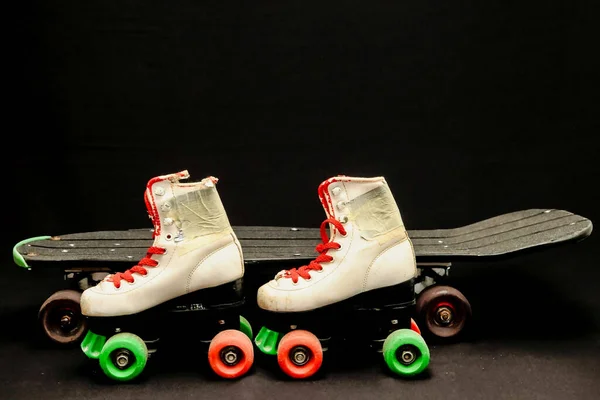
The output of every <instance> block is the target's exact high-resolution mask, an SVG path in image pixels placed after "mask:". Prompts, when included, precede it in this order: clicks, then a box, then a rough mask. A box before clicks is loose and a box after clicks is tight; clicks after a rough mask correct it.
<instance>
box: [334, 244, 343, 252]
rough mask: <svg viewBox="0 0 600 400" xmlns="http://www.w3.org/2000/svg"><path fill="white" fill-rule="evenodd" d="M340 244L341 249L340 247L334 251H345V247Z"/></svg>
mask: <svg viewBox="0 0 600 400" xmlns="http://www.w3.org/2000/svg"><path fill="white" fill-rule="evenodd" d="M338 244H339V245H340V247H338V248H337V249H334V250H335V251H340V250H341V249H343V248H344V246H342V244H341V243H338Z"/></svg>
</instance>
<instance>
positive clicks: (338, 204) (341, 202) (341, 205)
mask: <svg viewBox="0 0 600 400" xmlns="http://www.w3.org/2000/svg"><path fill="white" fill-rule="evenodd" d="M336 207H337V208H338V210H340V211H341V210H343V209H344V208H346V202H345V201H340V202H338V203H337V204H336Z"/></svg>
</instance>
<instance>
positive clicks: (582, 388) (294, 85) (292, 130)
mask: <svg viewBox="0 0 600 400" xmlns="http://www.w3.org/2000/svg"><path fill="white" fill-rule="evenodd" d="M594 11H596V10H593V9H592V7H591V6H590V5H588V4H586V3H585V2H566V1H565V2H540V3H535V4H534V3H527V2H506V1H501V2H484V3H481V2H475V1H473V2H436V1H418V2H415V1H412V2H411V1H408V2H386V1H370V2H358V1H348V2H314V3H310V2H307V1H302V2H266V1H252V2H228V1H181V2H161V1H147V2H142V1H118V2H113V1H86V2H81V1H62V2H31V1H26V2H20V3H19V5H18V9H17V11H16V13H14V14H13V15H12V16H11V19H12V22H13V23H15V26H16V27H15V30H14V40H12V41H11V45H12V46H11V47H10V48H11V49H14V52H13V56H12V57H11V58H10V62H9V63H7V64H8V65H9V66H10V67H14V70H15V73H14V74H11V75H10V76H9V83H11V84H12V85H11V87H14V88H16V89H17V90H15V91H14V92H10V108H9V109H8V111H9V113H8V115H7V120H6V121H7V125H6V126H7V127H10V128H9V129H6V130H5V133H6V135H5V138H8V137H11V138H14V139H15V142H16V145H10V144H6V143H5V155H6V160H10V161H9V163H10V164H9V174H8V176H7V177H6V178H5V179H6V180H8V185H9V188H10V189H9V190H10V191H9V193H11V196H10V197H9V196H5V201H6V202H7V203H5V204H6V205H5V207H6V208H5V214H8V220H7V222H8V224H7V225H5V226H6V227H7V228H8V229H6V231H5V237H7V239H8V242H7V245H6V247H5V253H6V254H5V255H6V257H5V259H6V263H7V266H6V270H7V274H9V275H7V276H10V278H7V279H6V280H5V282H3V285H4V287H5V288H6V290H7V291H6V294H5V296H4V299H3V303H4V310H5V313H6V315H13V314H19V315H20V314H23V313H24V312H25V311H23V310H25V309H26V307H27V306H31V307H33V306H34V305H36V304H37V305H38V306H39V302H40V301H43V299H44V298H45V297H46V296H47V294H48V293H49V292H50V288H48V287H47V286H49V285H50V283H49V282H39V280H38V281H36V280H35V278H34V277H29V276H28V275H27V274H23V273H22V271H17V270H16V268H14V267H13V266H10V264H12V260H11V259H10V256H9V255H8V254H9V251H10V248H11V247H12V245H13V244H14V243H16V242H17V241H18V240H21V239H23V238H26V237H30V236H37V235H46V234H50V235H54V234H63V233H74V232H83V231H94V230H105V229H107V230H110V229H127V228H136V227H145V226H149V223H150V222H149V220H148V218H147V214H146V211H145V208H144V202H143V198H142V195H143V191H144V188H145V184H146V182H147V180H148V179H150V178H152V177H153V176H156V175H159V174H165V173H170V172H176V171H179V170H181V169H188V170H189V171H190V173H191V175H192V178H195V179H200V178H203V177H204V176H206V175H209V174H211V175H215V176H217V177H218V178H220V182H219V186H218V187H219V192H220V194H221V197H222V199H223V202H224V204H225V206H226V208H227V211H228V213H229V217H230V220H231V222H232V224H234V225H285V226H290V225H294V226H318V224H319V223H320V222H321V220H322V219H323V218H324V214H323V211H322V209H321V206H320V203H319V202H318V198H317V194H316V189H317V186H318V184H319V183H320V182H321V181H322V180H324V179H326V178H328V177H330V176H333V175H336V174H346V175H360V176H375V175H383V176H385V177H386V178H387V180H388V182H389V184H390V186H391V188H392V191H393V192H394V195H395V196H396V199H397V201H398V203H399V206H400V208H401V211H402V213H403V217H404V221H405V223H406V225H407V227H408V228H409V229H420V228H442V227H452V226H456V225H462V224H466V223H470V222H474V221H477V220H479V219H482V218H487V217H490V216H494V215H497V214H500V213H504V212H510V211H515V210H519V209H524V208H529V207H536V208H537V207H540V208H546V207H547V208H562V209H567V210H569V211H572V212H575V213H578V214H581V215H583V216H586V217H588V218H590V219H592V221H596V220H597V219H598V217H600V212H599V211H598V208H597V204H598V200H599V198H598V195H597V182H598V178H599V168H598V162H597V160H596V157H597V153H598V150H599V148H598V144H597V139H596V135H597V132H598V125H599V124H598V121H599V119H598V112H597V110H598V85H597V84H596V83H597V82H596V81H597V80H596V75H597V74H598V63H597V60H596V58H597V54H596V53H597V41H596V38H597V37H595V36H594V35H593V33H594V30H595V29H594V26H595V25H596V22H595V21H596V18H597V16H596V15H595V13H594ZM5 162H6V161H5ZM7 197H8V198H7ZM15 205H16V207H15ZM598 243H599V242H598V241H597V240H596V239H595V236H594V235H592V237H591V238H590V239H589V240H587V241H585V242H582V243H581V244H578V245H577V246H576V247H568V249H566V250H562V249H556V250H552V251H551V252H549V253H542V254H540V255H532V256H527V257H528V258H520V259H518V260H517V261H513V262H512V264H511V263H508V264H502V266H501V267H498V268H497V269H491V268H490V269H487V268H486V269H481V268H479V269H477V268H473V269H470V270H467V269H465V270H464V271H465V273H464V279H465V280H466V283H465V285H466V287H467V288H471V292H472V293H471V295H472V296H475V297H474V299H475V300H474V302H475V303H476V304H478V305H479V307H480V310H481V311H482V312H481V314H483V315H488V318H487V319H486V318H483V317H482V321H485V324H482V325H485V328H486V329H484V330H483V331H482V332H483V334H482V336H481V337H480V338H481V340H484V342H483V343H484V345H482V346H484V347H483V348H477V347H468V346H467V347H461V346H466V345H462V344H461V345H458V347H445V348H442V349H440V350H439V351H440V352H441V354H439V353H438V354H437V356H438V358H437V360H438V361H437V362H438V364H435V363H436V361H435V360H436V358H435V357H436V353H435V350H434V358H433V361H432V369H433V370H434V372H432V375H433V376H432V377H430V379H429V381H427V380H426V381H418V382H411V383H410V384H404V383H401V382H397V381H393V380H392V381H391V382H390V381H389V379H391V378H389V377H387V378H386V379H388V380H385V381H380V380H382V379H384V378H382V377H381V374H377V372H372V371H371V370H368V371H360V370H359V372H353V373H355V375H352V374H350V375H348V374H344V373H339V374H338V375H334V376H335V378H337V380H336V379H335V378H330V380H329V381H328V380H327V379H326V380H324V381H320V383H319V385H317V386H296V387H297V388H303V390H304V392H302V391H300V392H298V393H297V394H298V395H302V396H306V395H311V396H314V395H316V394H317V393H325V394H328V395H329V397H330V398H334V397H336V396H339V397H347V396H349V395H350V394H352V393H345V392H344V390H346V389H344V388H346V386H349V387H351V388H353V390H354V392H353V393H354V394H356V395H358V394H361V393H362V394H365V395H366V394H368V393H371V394H372V393H373V391H374V390H381V392H380V394H379V396H383V397H385V396H390V397H396V395H399V394H402V392H403V391H406V390H412V391H414V393H415V394H419V393H429V392H428V391H431V392H430V393H432V395H437V396H440V395H441V394H444V395H445V396H449V397H452V396H457V397H456V398H467V397H476V396H479V398H481V396H491V397H505V396H506V397H510V396H513V397H519V398H538V397H545V398H547V397H550V396H551V395H556V396H557V397H559V398H588V396H590V395H591V394H592V393H594V392H596V393H597V392H598V384H597V382H596V381H595V380H593V379H592V378H591V377H592V376H596V378H597V376H598V372H599V369H598V361H596V358H597V354H598V349H599V339H598V338H599V335H598V326H599V325H600V322H599V320H598V315H599V314H600V306H599V303H600V301H599V300H598V295H597V288H598V285H597V283H596V282H597V281H596V280H597V279H598V278H599V277H600V276H599V274H598V272H597V270H596V269H595V267H594V265H595V264H597V258H596V256H597V255H600V252H598V251H597V250H596V248H597V246H598ZM505 266H509V267H510V266H513V267H514V268H505ZM9 271H10V272H9ZM461 271H462V270H461ZM467 271H468V272H467ZM459 276H460V272H459ZM57 279H60V277H57ZM9 281H10V283H9ZM467 283H470V286H469V285H468V284H467ZM33 285H38V286H37V287H36V289H35V290H34V289H32V286H33ZM465 290H467V289H465ZM25 293H27V294H25ZM27 296H28V297H27ZM478 296H479V300H480V301H479V303H477V299H478ZM544 304H545V305H544ZM524 309H526V310H527V311H523V310H524ZM488 310H492V311H491V313H492V314H494V315H493V317H489V315H490V314H489V313H487V312H486V311H488ZM32 312H33V315H35V312H34V311H32ZM511 321H512V322H511ZM557 327H559V328H557ZM567 327H569V328H567ZM557 329H558V331H557ZM22 331H23V332H21V331H19V332H21V333H22V334H21V333H18V334H15V335H14V336H10V339H15V340H16V338H17V337H18V338H19V340H18V341H17V342H18V343H20V346H22V347H10V345H11V341H10V340H7V341H6V343H5V344H4V346H5V349H4V350H2V352H4V354H5V356H6V357H5V358H2V361H1V362H2V364H3V367H5V366H9V362H8V357H10V359H11V360H14V358H19V359H22V360H25V361H22V362H21V364H19V368H20V369H19V368H16V369H15V367H14V366H13V368H12V371H13V374H15V377H14V379H13V380H11V383H10V385H9V386H5V388H4V389H8V390H10V391H11V392H10V393H11V395H12V396H13V397H15V398H16V397H17V396H18V395H24V394H26V393H28V392H26V391H22V390H24V388H25V386H27V387H28V389H30V388H31V387H39V386H40V385H41V387H50V388H53V389H56V388H58V386H57V383H56V382H57V381H58V382H59V383H60V381H61V380H63V381H64V380H68V381H69V382H70V383H71V384H72V387H73V388H77V389H66V388H64V386H63V389H60V390H58V391H57V392H56V393H58V394H60V395H61V396H65V395H68V394H73V393H74V392H73V390H75V391H77V390H79V392H77V393H79V395H80V396H93V392H89V393H88V392H87V391H86V390H85V388H87V387H88V384H89V381H88V380H87V377H86V375H85V374H84V373H82V374H80V375H81V376H74V374H73V368H75V367H74V366H73V364H74V363H75V364H77V362H78V361H80V354H79V353H78V352H77V350H76V349H75V350H74V352H73V353H67V354H70V356H71V359H69V361H68V362H66V361H65V362H64V365H60V366H57V365H54V364H52V363H53V362H57V361H56V360H57V359H60V360H64V358H61V357H58V354H65V353H58V352H56V351H54V352H51V353H43V354H45V357H46V358H47V359H48V362H47V363H42V362H38V364H35V367H31V363H32V362H34V361H32V360H35V359H37V358H39V357H42V356H40V355H39V354H40V353H36V352H35V351H41V350H39V349H37V348H35V351H34V350H31V349H30V347H28V346H31V345H30V344H29V343H30V341H29V339H28V336H27V334H26V332H25V331H26V329H23V330H22ZM573 331H576V332H581V336H578V335H575V337H572V336H571V335H572V334H573ZM516 332H519V334H516ZM557 332H558V333H557ZM548 335H550V337H552V338H553V339H552V340H551V341H549V342H546V341H544V340H542V339H544V338H546V337H547V336H548ZM492 338H493V339H492ZM583 338H588V339H586V340H587V341H585V340H583ZM485 340H492V342H491V343H493V344H492V345H490V344H489V343H490V342H486V341H485ZM498 341H499V342H498ZM515 342H516V343H519V345H516V346H515V345H514V343H515ZM7 343H8V344H7ZM477 343H479V342H477ZM498 343H499V344H498ZM6 346H8V347H6ZM486 346H487V347H486ZM489 346H492V347H491V348H490V347H489ZM505 346H506V347H509V348H510V349H508V350H507V349H506V347H505ZM590 347H591V348H592V350H593V351H592V352H591V353H592V354H593V352H596V358H591V357H590V356H589V354H591V353H590ZM515 348H517V349H518V350H515ZM532 348H534V349H535V350H531V349H532ZM503 349H504V350H503ZM557 349H558V350H557ZM569 349H575V350H571V351H570V350H569ZM24 351H29V352H28V353H26V357H25V356H23V354H22V353H23V352H24ZM510 351H514V352H515V353H510ZM557 351H558V352H559V353H560V354H561V355H560V357H559V358H555V357H556V352H557ZM502 352H504V354H506V355H508V354H513V355H514V357H513V358H512V359H510V361H509V360H507V359H506V358H505V359H504V361H503V364H501V367H497V368H498V369H497V370H495V371H494V372H493V373H492V372H489V373H488V374H487V375H481V376H480V375H477V374H485V373H486V371H485V365H483V366H482V364H481V362H482V361H481V360H482V357H484V356H489V357H488V361H489V362H490V363H492V357H494V360H496V358H498V359H500V357H501V353H502ZM466 354H470V357H471V358H469V357H467V356H466ZM17 355H20V356H18V357H17ZM23 357H25V358H23ZM444 360H446V361H447V363H445V361H444ZM494 362H495V361H494ZM48 363H49V364H48ZM565 364H566V365H567V366H566V367H564V368H565V370H567V371H568V372H569V373H570V374H571V375H569V377H568V378H561V377H563V373H562V368H563V366H564V365H565ZM436 365H437V366H436ZM574 366H579V369H577V368H575V367H574ZM469 368H471V369H469ZM65 369H66V370H65ZM40 370H44V371H47V372H46V374H47V375H46V377H47V378H44V376H43V375H40ZM50 370H51V371H54V372H52V374H54V375H51V377H48V374H49V372H48V371H50ZM489 370H490V368H489V367H488V371H489ZM18 371H20V372H18ZM25 371H27V373H26V372H25ZM259 371H260V370H259ZM515 371H522V372H523V373H524V374H529V375H527V376H525V377H522V376H520V375H518V374H516V373H515ZM371 372H372V374H371V375H369V374H370V373H371ZM56 374H58V375H56ZM365 374H366V375H365ZM23 375H27V376H28V378H27V379H30V381H28V382H29V385H25V384H22V383H19V382H20V378H19V377H21V376H23ZM75 375H76V374H75ZM348 376H350V377H348ZM503 377H504V378H503ZM192 378H193V379H192ZM38 379H42V380H41V381H40V380H38ZM44 379H46V380H44ZM160 379H161V378H160V377H154V381H158V382H159V383H158V385H160V382H161V381H160ZM165 379H167V380H168V383H167V384H166V385H167V387H168V388H169V390H174V389H173V388H174V387H178V388H183V389H180V390H182V391H183V392H182V393H183V394H184V395H186V396H187V395H192V394H193V395H194V397H195V398H199V397H196V396H200V394H202V389H194V388H192V389H186V388H188V386H186V385H197V384H198V382H200V383H202V380H201V379H200V381H198V380H197V379H199V378H198V377H196V376H193V377H190V376H187V380H183V381H178V380H177V379H179V378H178V377H174V375H169V376H168V378H165ZM561 379H562V380H561ZM436 380H437V381H436ZM40 382H41V383H40ZM181 382H183V383H181ZM243 382H244V383H240V384H238V386H231V385H229V384H224V385H226V386H227V388H228V389H227V390H228V392H227V393H229V395H231V396H234V395H235V396H242V395H243V396H246V397H248V398H254V397H258V396H259V392H260V391H262V392H265V391H267V392H269V391H270V390H272V388H273V386H269V385H272V384H273V379H272V378H270V377H269V376H267V377H265V376H263V375H262V372H257V373H256V375H254V376H252V377H249V378H248V379H247V380H244V381H243ZM341 382H342V383H343V385H342V386H340V384H341ZM373 382H379V384H377V385H376V384H375V383H373ZM486 382H488V383H486ZM163 383H164V381H163ZM204 383H205V382H204ZM82 385H83V386H82ZM146 385H151V383H149V382H148V383H147V384H146ZM170 385H172V386H170ZM211 385H212V386H210V388H212V389H210V390H213V391H214V393H213V392H210V390H209V391H208V393H212V394H214V395H220V392H219V391H220V390H221V389H219V388H220V386H219V385H220V384H219V383H218V382H215V383H211ZM336 385H337V386H336ZM407 385H408V386H407ZM594 385H595V386H594ZM150 387H151V388H153V389H151V390H153V392H152V393H153V394H154V395H156V396H159V395H160V393H161V392H160V389H161V386H158V388H156V387H154V386H150ZM199 387H200V388H202V385H200V386H199ZM162 388H163V389H164V387H162ZM333 388H336V391H335V394H334V392H331V390H333ZM449 388H451V389H449ZM129 389H131V388H128V389H127V390H126V392H121V395H124V394H125V395H131V396H134V397H135V396H136V394H139V393H144V390H150V389H137V390H139V391H137V392H136V390H131V391H129ZM280 389H281V390H282V391H284V392H289V388H286V387H285V386H280ZM94 390H99V391H100V390H105V389H103V388H102V387H100V388H98V387H95V389H94ZM115 390H121V389H115ZM154 390H158V392H154ZM186 390H188V391H186ZM198 390H200V392H198ZM82 391H83V392H82ZM140 391H141V392H140ZM317 391H320V392H317ZM244 393H245V394H244ZM29 394H31V393H29ZM58 394H57V395H58ZM295 394H296V393H290V396H294V395H295ZM96 395H97V396H100V395H99V394H96ZM263 395H264V393H263V394H261V395H260V396H261V397H263ZM274 395H275V393H274Z"/></svg>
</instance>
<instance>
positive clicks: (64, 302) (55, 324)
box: [38, 290, 87, 344]
mask: <svg viewBox="0 0 600 400" xmlns="http://www.w3.org/2000/svg"><path fill="white" fill-rule="evenodd" d="M80 299H81V293H79V292H78V291H76V290H59V291H58V292H56V293H54V294H53V295H52V296H50V297H48V299H47V300H46V301H45V302H44V303H43V304H42V306H41V307H40V310H39V312H38V320H39V321H40V324H41V327H42V330H43V332H44V334H45V335H46V336H47V337H48V338H49V339H50V340H52V341H53V342H55V343H58V344H70V343H75V342H78V341H79V340H80V339H82V337H83V334H84V333H85V331H86V327H87V324H86V321H85V318H84V317H83V316H82V315H81V306H80V305H79V301H80Z"/></svg>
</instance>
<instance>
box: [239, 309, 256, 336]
mask: <svg viewBox="0 0 600 400" xmlns="http://www.w3.org/2000/svg"><path fill="white" fill-rule="evenodd" d="M240 331H242V332H244V334H245V335H246V336H248V338H249V339H250V340H254V334H253V333H252V325H250V322H248V320H247V319H246V318H244V317H243V316H242V315H240Z"/></svg>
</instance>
